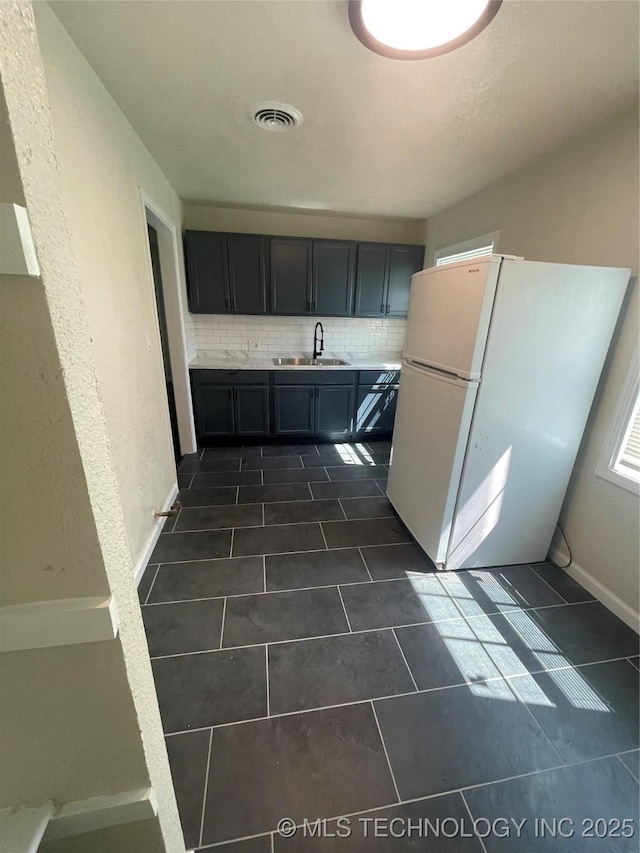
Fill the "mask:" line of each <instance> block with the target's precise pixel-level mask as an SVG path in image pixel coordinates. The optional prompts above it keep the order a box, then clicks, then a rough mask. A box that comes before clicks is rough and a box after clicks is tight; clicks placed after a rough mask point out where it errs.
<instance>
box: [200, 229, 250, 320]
mask: <svg viewBox="0 0 640 853" xmlns="http://www.w3.org/2000/svg"><path fill="white" fill-rule="evenodd" d="M185 254H186V262H187V283H188V290H189V309H190V310H191V312H192V313H194V314H229V313H236V314H265V313H266V311H267V267H266V240H265V238H264V237H262V236H260V235H259V234H218V233H216V232H213V231H187V232H186V234H185Z"/></svg>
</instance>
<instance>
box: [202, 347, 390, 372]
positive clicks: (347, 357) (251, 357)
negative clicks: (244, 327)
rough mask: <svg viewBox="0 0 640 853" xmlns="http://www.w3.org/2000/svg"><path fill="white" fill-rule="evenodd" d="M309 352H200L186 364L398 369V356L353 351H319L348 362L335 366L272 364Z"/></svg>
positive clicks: (229, 367)
mask: <svg viewBox="0 0 640 853" xmlns="http://www.w3.org/2000/svg"><path fill="white" fill-rule="evenodd" d="M310 355H311V354H310V353H304V352H283V353H279V352H278V353H275V352H274V353H269V355H265V354H264V353H255V354H254V353H249V352H247V351H244V350H243V351H235V352H232V351H230V350H220V351H218V352H208V353H200V354H199V355H198V357H197V358H195V359H194V360H193V361H191V362H190V363H189V367H190V368H191V369H192V370H400V367H401V355H400V354H399V353H397V354H389V353H384V354H383V355H380V356H376V355H375V354H373V355H372V354H366V355H364V354H355V353H348V352H347V353H335V352H326V351H325V352H323V353H322V356H321V357H322V358H340V359H342V360H343V361H347V362H348V364H337V365H322V366H318V365H314V364H310V365H299V364H274V363H273V359H274V358H296V357H300V356H303V357H309V356H310Z"/></svg>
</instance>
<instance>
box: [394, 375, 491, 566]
mask: <svg viewBox="0 0 640 853" xmlns="http://www.w3.org/2000/svg"><path fill="white" fill-rule="evenodd" d="M477 390H478V384H477V383H476V382H467V381H465V380H462V379H455V378H454V377H447V376H445V375H443V374H441V373H437V372H436V371H431V370H426V369H422V368H418V367H415V366H413V365H408V364H403V365H402V374H401V380H400V392H399V395H398V410H397V413H396V420H395V426H394V431H393V448H392V453H391V465H390V469H389V484H388V487H387V494H388V496H389V499H390V501H391V503H392V504H393V506H394V507H395V509H396V511H397V512H398V514H399V516H400V518H401V519H402V520H403V521H404V523H405V524H406V525H407V527H408V528H409V530H410V531H411V533H413V535H414V537H415V538H416V540H417V541H418V542H419V544H420V545H421V546H422V548H424V550H425V551H426V552H427V554H428V555H429V556H430V557H431V559H432V560H433V561H434V562H435V563H440V564H442V563H443V562H444V560H445V557H446V553H447V547H448V543H449V537H450V535H451V527H452V524H453V512H454V507H455V503H456V497H457V493H458V484H459V481H460V474H461V471H462V464H463V460H464V456H465V450H466V445H467V438H468V435H469V429H470V426H471V417H472V414H473V407H474V402H475V398H476V394H477Z"/></svg>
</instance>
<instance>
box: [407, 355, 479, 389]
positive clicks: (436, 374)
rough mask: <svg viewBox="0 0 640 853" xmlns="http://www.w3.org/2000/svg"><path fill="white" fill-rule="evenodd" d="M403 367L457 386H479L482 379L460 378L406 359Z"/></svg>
mask: <svg viewBox="0 0 640 853" xmlns="http://www.w3.org/2000/svg"><path fill="white" fill-rule="evenodd" d="M403 366H404V367H405V368H406V369H407V370H415V371H416V372H417V373H428V374H429V376H433V378H434V379H440V380H442V381H443V382H452V383H454V384H456V385H479V384H480V379H467V378H465V377H464V376H458V374H457V373H450V372H449V371H448V370H441V369H439V368H437V367H429V366H428V365H426V364H420V362H417V361H412V360H411V359H404V361H403Z"/></svg>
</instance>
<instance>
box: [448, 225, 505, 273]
mask: <svg viewBox="0 0 640 853" xmlns="http://www.w3.org/2000/svg"><path fill="white" fill-rule="evenodd" d="M497 240H498V232H497V231H494V232H493V234H485V235H484V236H482V237H475V238H474V239H473V240H466V241H465V242H464V243H456V244H455V245H454V246H446V247H445V248H444V249H438V250H437V251H436V253H435V254H434V256H433V263H434V266H436V267H441V266H442V265H443V264H455V263H457V262H458V261H472V260H473V259H474V258H481V257H483V255H490V254H491V253H492V252H493V247H494V246H495V244H496V242H497Z"/></svg>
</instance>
